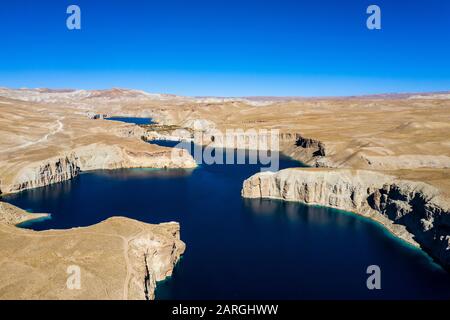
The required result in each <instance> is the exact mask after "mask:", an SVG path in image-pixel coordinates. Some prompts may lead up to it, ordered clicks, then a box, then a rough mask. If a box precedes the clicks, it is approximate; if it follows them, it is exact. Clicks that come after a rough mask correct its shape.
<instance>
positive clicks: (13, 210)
mask: <svg viewBox="0 0 450 320" xmlns="http://www.w3.org/2000/svg"><path fill="white" fill-rule="evenodd" d="M47 217H49V214H47V213H29V212H26V211H25V210H22V209H20V208H18V207H16V206H13V205H12V204H9V203H6V202H1V201H0V223H4V224H8V225H17V224H20V223H22V222H25V221H29V220H35V219H40V218H47Z"/></svg>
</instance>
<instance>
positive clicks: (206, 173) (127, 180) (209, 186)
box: [3, 142, 450, 299]
mask: <svg viewBox="0 0 450 320" xmlns="http://www.w3.org/2000/svg"><path fill="white" fill-rule="evenodd" d="M159 143H160V144H165V145H173V143H170V142H159ZM300 165H301V164H300V163H298V162H296V161H293V160H291V159H289V158H286V157H284V156H280V169H282V168H287V167H294V166H300ZM259 170H260V166H259V165H249V164H246V165H217V164H216V165H200V166H199V167H198V168H196V169H190V170H183V169H173V170H155V169H151V170H149V169H128V170H113V171H95V172H90V173H82V174H81V175H79V176H78V177H76V178H75V179H73V180H71V181H66V182H63V183H59V184H55V185H51V186H47V187H43V188H38V189H33V190H28V191H24V192H21V193H18V194H14V195H9V196H6V197H3V200H6V201H8V202H10V203H13V204H15V205H18V206H19V207H22V208H25V209H30V210H32V211H33V212H50V213H51V214H52V217H51V219H47V220H40V221H37V222H35V223H31V224H26V225H25V227H28V228H32V229H35V230H45V229H50V228H57V229H63V228H71V227H77V226H87V225H91V224H94V223H97V222H100V221H102V220H104V219H106V218H108V217H110V216H117V215H120V216H127V217H130V218H134V219H138V220H141V221H145V222H149V223H159V222H166V221H178V222H180V224H181V238H182V240H183V241H185V243H186V245H187V249H186V253H185V255H184V257H183V258H182V260H181V261H180V262H179V263H178V264H177V266H176V268H175V271H174V274H173V276H172V277H171V278H170V279H168V280H166V281H163V282H161V283H159V285H158V288H157V292H156V293H157V298H158V299H243V298H249V299H269V298H270V299H330V298H331V299H431V298H437V299H449V298H450V276H449V274H448V273H447V272H445V271H443V270H442V269H441V268H440V267H439V266H438V265H436V264H434V263H433V262H432V261H431V259H430V258H429V257H428V256H427V255H426V254H425V253H423V252H422V251H421V250H418V249H416V248H412V247H411V246H410V245H407V244H405V243H404V242H402V241H401V240H399V239H397V238H395V237H393V236H392V235H391V234H389V233H388V232H387V231H386V230H385V229H383V228H382V227H380V226H379V225H378V224H376V223H374V222H371V221H369V220H367V219H364V218H362V217H359V216H357V215H354V214H352V213H347V212H343V211H339V210H335V209H329V208H323V207H317V206H305V205H302V204H300V203H294V202H282V201H278V200H260V199H256V200H250V199H243V198H241V196H240V190H241V187H242V182H243V180H244V179H246V178H248V177H249V176H251V175H252V174H254V173H256V172H258V171H259ZM372 264H376V265H379V266H380V268H381V286H382V289H381V290H376V291H371V290H368V289H367V287H366V279H367V277H368V275H367V274H366V268H367V266H369V265H372Z"/></svg>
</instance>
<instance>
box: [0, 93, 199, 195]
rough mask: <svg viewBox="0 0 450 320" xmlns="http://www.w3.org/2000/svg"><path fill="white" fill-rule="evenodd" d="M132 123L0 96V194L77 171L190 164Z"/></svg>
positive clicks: (186, 156)
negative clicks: (146, 138) (145, 137)
mask: <svg viewBox="0 0 450 320" xmlns="http://www.w3.org/2000/svg"><path fill="white" fill-rule="evenodd" d="M141 136H142V129H140V128H139V127H137V126H135V125H129V124H124V123H121V122H115V121H114V122H113V121H106V120H92V119H89V118H88V115H87V113H86V111H85V110H80V109H77V108H74V107H72V106H70V105H64V104H63V105H58V106H55V105H51V104H46V103H43V102H25V101H18V100H11V99H9V98H1V97H0V193H10V192H16V191H20V190H23V189H28V188H33V187H39V186H43V185H47V184H49V183H54V182H59V181H63V180H67V179H70V178H72V177H74V176H76V175H77V174H78V172H79V171H87V170H95V169H116V168H130V167H153V168H164V167H174V168H178V167H194V166H195V162H194V161H193V159H192V157H191V156H190V155H189V154H188V153H186V152H185V151H182V150H180V151H179V152H178V153H177V154H175V153H174V152H173V151H172V150H171V149H169V148H164V147H159V146H156V145H150V144H148V143H145V142H144V141H142V140H141Z"/></svg>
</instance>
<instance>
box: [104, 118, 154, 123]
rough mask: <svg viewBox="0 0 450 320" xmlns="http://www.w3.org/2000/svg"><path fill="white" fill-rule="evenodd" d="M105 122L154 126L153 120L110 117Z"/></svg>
mask: <svg viewBox="0 0 450 320" xmlns="http://www.w3.org/2000/svg"><path fill="white" fill-rule="evenodd" d="M105 120H114V121H121V122H127V123H134V124H152V123H154V122H153V121H152V119H151V118H134V117H109V118H105Z"/></svg>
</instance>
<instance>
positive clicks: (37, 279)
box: [0, 202, 185, 300]
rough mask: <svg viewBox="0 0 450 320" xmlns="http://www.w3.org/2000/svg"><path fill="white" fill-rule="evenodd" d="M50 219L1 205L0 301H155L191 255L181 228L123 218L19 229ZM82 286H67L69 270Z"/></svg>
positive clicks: (4, 204) (5, 204)
mask: <svg viewBox="0 0 450 320" xmlns="http://www.w3.org/2000/svg"><path fill="white" fill-rule="evenodd" d="M42 216H45V215H42V214H39V215H38V214H29V213H27V212H25V211H23V210H21V209H19V208H17V207H14V206H12V205H10V204H7V203H3V202H0V256H1V257H2V261H1V270H2V272H1V273H0V299H33V300H34V299H114V300H117V299H154V298H155V294H154V292H155V287H156V281H161V280H164V279H165V278H166V277H168V276H170V275H171V274H172V270H173V268H174V266H175V264H176V263H177V261H178V260H179V259H180V256H181V255H182V254H183V252H184V250H185V244H184V243H183V242H182V241H181V240H180V226H179V224H178V223H175V222H169V223H162V224H158V225H151V224H147V223H143V222H139V221H135V220H131V219H128V218H123V217H113V218H109V219H107V220H106V221H103V222H101V223H99V224H96V225H93V226H89V227H84V228H74V229H69V230H49V231H39V232H36V231H32V230H27V229H20V228H17V227H16V226H15V224H17V223H21V222H23V221H26V220H30V219H36V218H39V217H42ZM70 266H77V267H78V268H79V270H80V287H79V288H72V287H70V286H68V285H67V281H68V279H69V277H70V273H69V272H68V270H69V269H68V268H69V267H70Z"/></svg>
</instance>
